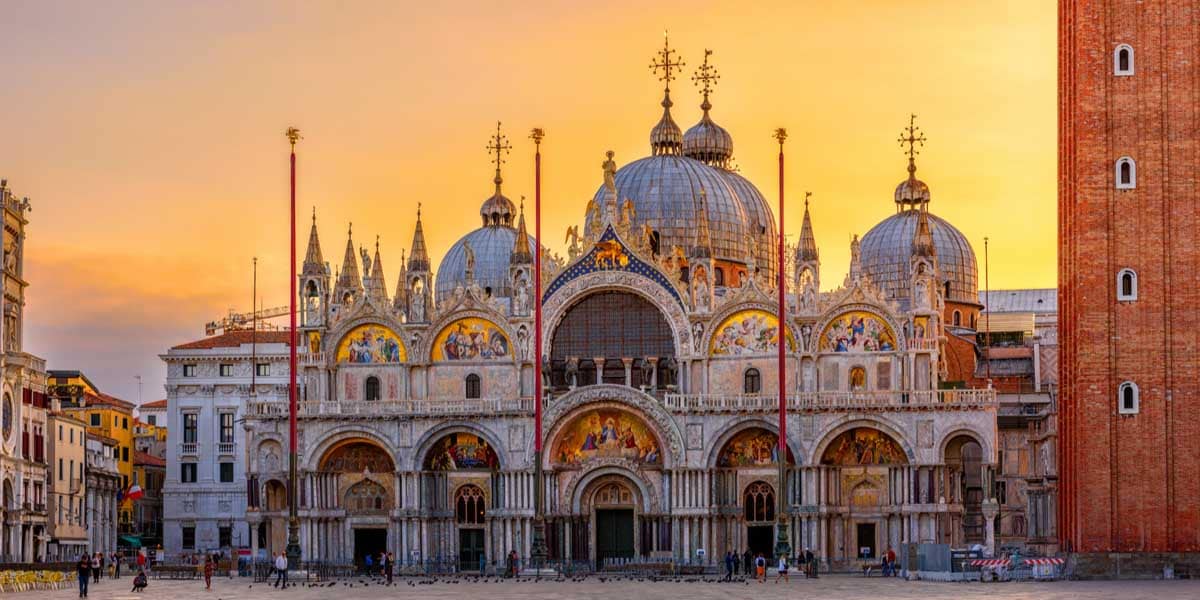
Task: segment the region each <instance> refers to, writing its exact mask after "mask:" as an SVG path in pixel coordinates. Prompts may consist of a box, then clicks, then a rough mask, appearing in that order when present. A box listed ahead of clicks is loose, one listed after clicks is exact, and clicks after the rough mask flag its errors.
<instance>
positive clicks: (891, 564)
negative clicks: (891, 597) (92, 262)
mask: <svg viewBox="0 0 1200 600" xmlns="http://www.w3.org/2000/svg"><path fill="white" fill-rule="evenodd" d="M887 562H888V569H889V570H891V572H892V577H896V576H897V574H898V573H899V572H900V569H897V568H896V551H895V550H892V547H891V546H888V551H887ZM884 575H887V573H884Z"/></svg>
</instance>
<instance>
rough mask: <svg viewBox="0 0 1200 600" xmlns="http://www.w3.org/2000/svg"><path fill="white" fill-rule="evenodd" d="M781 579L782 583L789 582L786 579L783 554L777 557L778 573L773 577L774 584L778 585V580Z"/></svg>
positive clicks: (786, 569)
mask: <svg viewBox="0 0 1200 600" xmlns="http://www.w3.org/2000/svg"><path fill="white" fill-rule="evenodd" d="M781 578H782V579H783V581H784V583H788V582H789V581H790V580H789V579H788V561H787V555H785V554H780V555H779V567H778V572H777V573H776V575H775V583H779V580H780V579H781Z"/></svg>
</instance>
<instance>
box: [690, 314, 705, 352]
mask: <svg viewBox="0 0 1200 600" xmlns="http://www.w3.org/2000/svg"><path fill="white" fill-rule="evenodd" d="M703 341H704V324H703V323H701V322H699V321H696V322H695V323H692V345H693V346H695V348H696V352H699V351H700V343H701V342H703Z"/></svg>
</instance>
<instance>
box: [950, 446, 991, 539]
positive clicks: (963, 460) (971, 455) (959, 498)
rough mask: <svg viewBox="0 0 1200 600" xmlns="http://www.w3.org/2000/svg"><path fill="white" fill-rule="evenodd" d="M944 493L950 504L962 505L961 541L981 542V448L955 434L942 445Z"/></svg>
mask: <svg viewBox="0 0 1200 600" xmlns="http://www.w3.org/2000/svg"><path fill="white" fill-rule="evenodd" d="M945 463H946V477H947V479H948V481H947V482H946V491H947V493H948V495H950V497H949V498H946V501H947V502H948V503H950V504H960V503H961V504H962V508H963V510H962V536H963V538H962V540H961V541H963V542H965V543H972V544H975V543H982V542H983V541H984V537H985V529H986V523H985V522H984V518H983V500H984V498H985V496H986V493H985V492H986V490H985V489H984V479H983V447H982V446H980V445H979V442H978V441H976V440H975V438H973V437H971V436H968V435H957V436H954V437H953V438H951V439H950V441H949V442H947V443H946V454H945Z"/></svg>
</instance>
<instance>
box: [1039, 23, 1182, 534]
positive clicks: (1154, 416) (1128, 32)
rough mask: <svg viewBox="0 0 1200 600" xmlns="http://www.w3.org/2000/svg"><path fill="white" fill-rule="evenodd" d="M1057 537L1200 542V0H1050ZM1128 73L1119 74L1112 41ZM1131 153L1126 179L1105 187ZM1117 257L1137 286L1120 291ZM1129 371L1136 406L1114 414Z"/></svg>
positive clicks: (1112, 179)
mask: <svg viewBox="0 0 1200 600" xmlns="http://www.w3.org/2000/svg"><path fill="white" fill-rule="evenodd" d="M1059 13H1060V15H1059V16H1060V19H1059V38H1060V39H1059V110H1060V113H1059V145H1060V148H1059V241H1060V242H1059V243H1060V248H1059V250H1060V251H1059V261H1060V264H1059V286H1060V290H1059V311H1060V312H1059V318H1060V321H1059V323H1060V327H1061V338H1060V358H1061V372H1060V375H1061V384H1062V387H1061V390H1062V397H1061V401H1062V402H1061V413H1062V422H1061V425H1062V431H1061V435H1060V438H1059V441H1060V452H1059V461H1060V463H1059V473H1060V474H1062V482H1061V486H1060V488H1061V494H1060V503H1061V504H1060V510H1059V516H1060V523H1059V525H1060V527H1059V531H1060V535H1061V536H1062V541H1063V543H1064V544H1069V546H1068V547H1069V548H1071V549H1073V550H1075V551H1079V552H1111V551H1120V552H1194V551H1197V550H1200V452H1198V448H1197V445H1198V444H1197V441H1198V440H1200V386H1198V382H1197V375H1200V373H1197V370H1198V369H1197V356H1198V354H1197V350H1198V349H1200V348H1197V344H1198V342H1197V336H1196V334H1195V333H1194V332H1195V331H1197V329H1198V326H1200V311H1198V310H1197V307H1198V306H1200V303H1198V301H1200V293H1198V291H1197V289H1198V286H1197V284H1198V283H1200V282H1198V281H1197V277H1198V273H1200V251H1198V249H1197V243H1198V242H1200V231H1198V230H1197V227H1198V225H1200V221H1198V220H1197V216H1198V215H1197V201H1198V200H1200V197H1198V193H1197V172H1198V171H1200V163H1198V159H1200V153H1198V148H1197V144H1198V135H1197V125H1198V117H1197V111H1198V110H1200V108H1198V107H1200V88H1198V85H1197V82H1198V79H1200V0H1140V1H1139V0H1092V1H1086V0H1061V1H1060V3H1059ZM1122 43H1124V44H1129V45H1130V46H1132V47H1133V49H1134V74H1133V75H1132V76H1115V75H1114V72H1113V53H1114V50H1115V49H1116V47H1117V45H1118V44H1122ZM1122 156H1130V157H1132V158H1133V159H1134V160H1135V161H1136V164H1137V186H1136V189H1132V190H1118V189H1116V188H1115V161H1116V160H1117V159H1118V158H1120V157H1122ZM1122 268H1132V269H1134V270H1136V271H1137V274H1138V299H1137V300H1136V301H1134V302H1122V303H1118V302H1117V301H1116V277H1117V272H1118V271H1119V270H1120V269H1122ZM1123 381H1133V382H1135V383H1136V384H1137V385H1138V386H1139V389H1140V392H1141V394H1140V400H1141V405H1140V412H1139V413H1138V414H1136V415H1119V414H1118V412H1117V387H1118V386H1119V385H1120V384H1121V382H1123Z"/></svg>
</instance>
